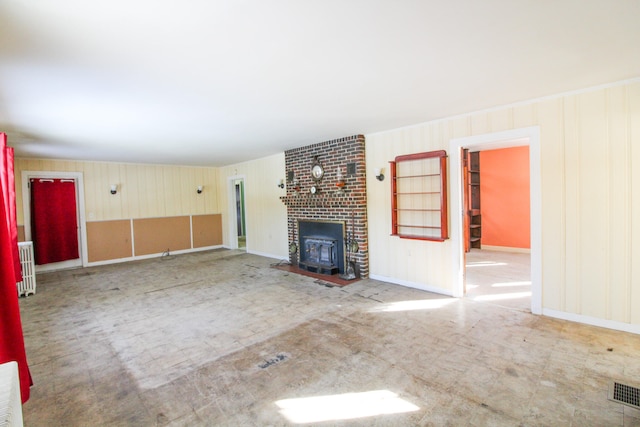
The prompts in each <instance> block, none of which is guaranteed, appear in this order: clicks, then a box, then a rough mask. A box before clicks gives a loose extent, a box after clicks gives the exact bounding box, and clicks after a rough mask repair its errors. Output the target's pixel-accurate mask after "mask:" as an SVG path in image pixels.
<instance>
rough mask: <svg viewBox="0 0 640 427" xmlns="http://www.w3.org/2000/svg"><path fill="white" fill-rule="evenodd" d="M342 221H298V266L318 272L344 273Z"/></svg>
mask: <svg viewBox="0 0 640 427" xmlns="http://www.w3.org/2000/svg"><path fill="white" fill-rule="evenodd" d="M344 228H345V226H344V222H342V221H298V232H299V236H300V237H299V246H298V247H299V248H300V260H299V261H298V266H299V267H300V268H302V269H305V270H307V271H311V272H314V273H319V274H339V273H344V267H345V256H344Z"/></svg>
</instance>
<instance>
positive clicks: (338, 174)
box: [336, 166, 344, 194]
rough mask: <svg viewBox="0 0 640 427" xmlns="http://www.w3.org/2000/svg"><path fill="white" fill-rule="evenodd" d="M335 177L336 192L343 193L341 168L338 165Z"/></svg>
mask: <svg viewBox="0 0 640 427" xmlns="http://www.w3.org/2000/svg"><path fill="white" fill-rule="evenodd" d="M336 179H337V181H336V187H338V189H337V190H336V193H337V194H344V176H342V169H340V166H338V169H337V171H336Z"/></svg>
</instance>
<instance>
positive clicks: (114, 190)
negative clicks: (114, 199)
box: [111, 184, 118, 194]
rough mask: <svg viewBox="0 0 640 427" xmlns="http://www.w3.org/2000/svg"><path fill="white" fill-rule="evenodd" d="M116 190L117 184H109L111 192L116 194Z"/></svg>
mask: <svg viewBox="0 0 640 427" xmlns="http://www.w3.org/2000/svg"><path fill="white" fill-rule="evenodd" d="M117 192H118V184H111V194H116V193H117Z"/></svg>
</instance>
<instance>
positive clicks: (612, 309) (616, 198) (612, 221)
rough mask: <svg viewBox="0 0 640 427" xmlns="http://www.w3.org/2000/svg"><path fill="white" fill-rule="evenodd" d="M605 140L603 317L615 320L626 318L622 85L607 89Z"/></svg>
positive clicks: (625, 158)
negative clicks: (605, 295) (606, 197)
mask: <svg viewBox="0 0 640 427" xmlns="http://www.w3.org/2000/svg"><path fill="white" fill-rule="evenodd" d="M606 95H607V132H608V135H607V141H608V146H609V167H608V172H609V176H610V178H609V188H608V189H607V190H608V192H609V203H608V206H607V207H608V208H609V209H608V215H607V216H608V220H607V224H608V226H609V227H608V230H607V231H608V233H609V257H608V265H609V269H608V274H607V275H608V276H609V277H610V280H609V283H608V285H609V289H608V293H609V295H610V298H609V303H608V304H607V307H606V309H607V318H610V319H612V320H616V321H618V322H628V321H629V320H630V313H629V305H628V301H627V298H628V294H629V285H630V283H629V259H630V256H631V253H630V251H629V249H630V247H629V235H630V232H631V228H630V226H631V224H630V223H629V220H630V217H629V211H630V207H631V206H630V195H631V194H630V187H631V181H630V178H631V176H630V170H629V166H630V165H629V153H630V148H631V147H630V145H629V144H630V140H629V132H628V131H629V129H628V127H627V118H626V114H625V109H626V108H627V96H626V88H625V87H617V88H611V89H609V90H607V93H606Z"/></svg>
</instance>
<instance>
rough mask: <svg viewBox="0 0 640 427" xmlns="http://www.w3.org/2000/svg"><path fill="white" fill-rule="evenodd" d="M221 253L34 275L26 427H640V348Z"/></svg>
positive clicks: (622, 339) (637, 340)
mask: <svg viewBox="0 0 640 427" xmlns="http://www.w3.org/2000/svg"><path fill="white" fill-rule="evenodd" d="M273 261H274V260H271V259H267V258H263V257H259V256H255V255H250V254H246V253H243V252H239V251H226V250H225V251H211V252H201V253H194V254H189V255H181V256H175V257H167V258H162V259H160V258H157V259H152V260H145V261H138V262H130V263H126V264H120V265H110V266H102V267H93V268H88V269H82V270H71V271H63V272H56V273H48V274H42V275H39V276H38V284H37V286H38V289H37V290H38V293H37V294H36V295H35V296H30V297H28V298H26V299H21V300H20V303H21V309H22V320H23V325H24V332H25V340H26V346H27V356H28V359H29V362H30V366H31V372H32V375H33V379H34V382H35V385H34V387H33V388H32V392H31V399H30V401H29V402H27V403H26V404H25V406H24V408H23V410H24V418H25V425H27V426H102V425H105V426H129V425H131V426H154V425H170V426H218V425H220V426H285V425H294V424H305V423H307V424H312V425H339V426H340V425H357V426H413V425H425V426H430V425H433V426H444V425H452V426H461V425H473V426H518V425H522V426H536V425H544V426H569V425H573V426H631V425H640V415H639V412H638V411H636V410H634V409H632V408H629V407H627V406H624V405H622V404H619V403H616V402H612V401H609V400H607V390H608V386H609V383H610V381H611V380H617V381H620V382H623V383H625V384H631V385H634V384H635V385H637V384H638V383H639V382H640V357H639V355H640V337H638V336H636V335H632V334H627V333H623V332H617V331H611V330H606V329H601V328H596V327H591V326H586V325H581V324H576V323H571V322H565V321H560V320H555V319H551V318H546V317H541V316H534V315H531V314H530V313H527V312H525V311H522V310H517V309H513V308H509V307H503V306H499V305H495V304H488V303H483V302H478V301H474V300H472V299H469V298H465V299H453V298H448V297H445V296H442V295H435V294H430V293H426V292H422V291H418V290H414V289H409V288H405V287H401V286H397V285H391V284H387V283H383V282H378V281H375V280H363V281H360V282H357V283H354V284H351V285H349V286H346V287H344V288H338V287H328V286H325V284H324V283H323V282H321V281H317V280H315V279H312V278H309V277H304V276H300V275H296V274H292V273H287V272H284V271H280V270H277V269H273V268H270V264H271V263H273Z"/></svg>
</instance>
